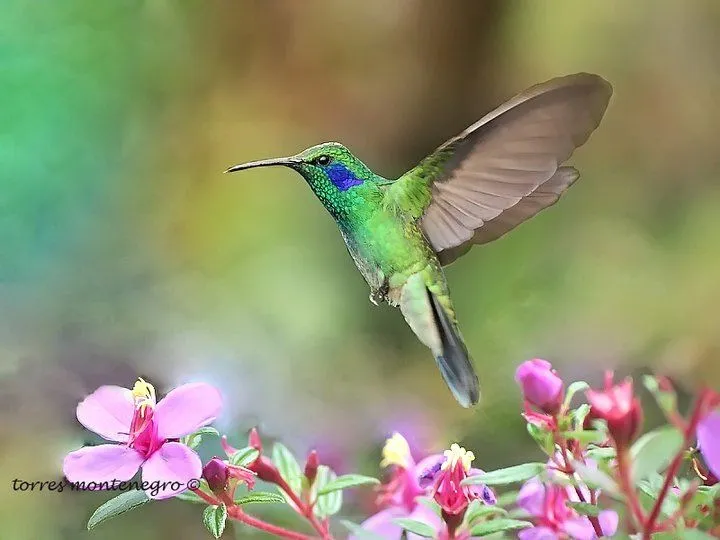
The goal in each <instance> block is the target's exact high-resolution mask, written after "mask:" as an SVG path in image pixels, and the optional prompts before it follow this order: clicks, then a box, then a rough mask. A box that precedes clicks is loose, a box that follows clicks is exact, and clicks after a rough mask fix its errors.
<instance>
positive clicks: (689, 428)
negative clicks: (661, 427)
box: [643, 390, 712, 540]
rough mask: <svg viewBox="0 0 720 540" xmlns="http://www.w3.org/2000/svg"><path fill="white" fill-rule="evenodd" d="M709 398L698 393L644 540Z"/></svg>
mask: <svg viewBox="0 0 720 540" xmlns="http://www.w3.org/2000/svg"><path fill="white" fill-rule="evenodd" d="M711 397H712V394H711V392H710V391H709V390H704V391H702V392H701V393H700V396H699V397H698V398H697V401H696V402H695V407H694V408H693V412H692V415H691V416H690V421H689V422H688V423H687V425H686V428H685V433H683V445H682V446H681V447H680V450H678V453H677V454H676V455H675V457H674V458H673V460H672V462H671V463H670V466H669V467H668V470H667V472H666V473H665V481H664V482H663V485H662V488H661V489H660V494H659V495H658V498H657V500H656V501H655V505H654V506H653V508H652V510H651V511H650V517H648V519H647V522H646V523H645V528H644V530H643V539H644V540H650V537H651V535H652V533H653V532H654V529H655V521H656V520H657V518H658V516H659V515H660V509H661V508H662V503H663V502H664V501H665V498H666V497H667V494H668V491H669V490H670V486H671V485H672V483H673V481H674V480H675V475H676V474H677V471H678V469H679V468H680V465H681V464H682V461H683V456H684V455H685V450H686V449H687V448H688V447H690V445H692V443H693V441H694V440H695V430H696V429H697V425H698V424H699V423H700V420H702V418H703V416H704V413H705V410H706V404H707V403H710V402H711Z"/></svg>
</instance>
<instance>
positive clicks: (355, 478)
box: [317, 474, 380, 495]
mask: <svg viewBox="0 0 720 540" xmlns="http://www.w3.org/2000/svg"><path fill="white" fill-rule="evenodd" d="M379 483H380V480H378V479H377V478H373V477H372V476H363V475H362V474H344V475H343V476H338V477H337V478H335V480H333V481H331V482H328V483H327V484H325V485H324V486H323V487H322V488H320V489H318V491H317V494H318V495H325V494H327V493H332V492H333V491H338V490H342V489H347V488H351V487H357V486H367V485H373V484H379Z"/></svg>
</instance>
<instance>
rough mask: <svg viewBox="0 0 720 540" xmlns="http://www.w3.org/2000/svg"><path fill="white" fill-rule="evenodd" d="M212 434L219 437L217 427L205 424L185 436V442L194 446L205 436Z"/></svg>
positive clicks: (191, 446)
mask: <svg viewBox="0 0 720 540" xmlns="http://www.w3.org/2000/svg"><path fill="white" fill-rule="evenodd" d="M208 435H212V436H213V437H218V438H219V437H220V433H219V432H218V430H217V429H215V428H214V427H211V426H205V427H203V428H200V429H198V430H197V431H196V432H195V433H192V434H190V435H188V436H187V437H185V444H187V445H188V446H189V447H190V448H196V447H197V446H198V445H200V443H201V442H202V440H203V438H204V437H205V436H208Z"/></svg>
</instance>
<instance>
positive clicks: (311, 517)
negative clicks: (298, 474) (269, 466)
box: [277, 477, 332, 540]
mask: <svg viewBox="0 0 720 540" xmlns="http://www.w3.org/2000/svg"><path fill="white" fill-rule="evenodd" d="M277 485H278V487H279V488H280V489H282V490H283V491H284V492H285V493H286V494H287V496H288V497H290V500H292V502H293V503H294V504H295V506H297V509H298V513H300V514H301V515H302V516H303V517H305V519H307V520H308V521H309V522H310V525H312V526H313V528H314V529H315V530H316V531H317V532H318V533H319V534H320V537H321V538H322V539H323V540H332V536H330V533H329V531H328V529H327V527H326V526H323V525H322V523H320V522H319V521H318V519H317V517H315V514H314V512H313V505H312V504H306V503H305V502H303V501H302V500H301V499H300V497H298V496H297V494H296V493H295V492H294V491H293V490H292V488H291V487H290V486H289V485H288V483H287V482H286V481H285V479H284V478H282V477H281V478H280V481H278V482H277Z"/></svg>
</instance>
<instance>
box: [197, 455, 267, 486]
mask: <svg viewBox="0 0 720 540" xmlns="http://www.w3.org/2000/svg"><path fill="white" fill-rule="evenodd" d="M202 477H203V478H204V479H205V480H206V481H207V483H208V486H209V487H210V489H211V490H212V492H213V493H215V494H216V495H220V494H221V493H229V494H230V495H231V496H232V494H233V493H234V491H235V487H237V484H236V483H232V484H231V482H230V481H231V480H232V479H236V480H237V481H238V483H245V484H247V486H248V488H250V489H252V488H253V487H254V486H255V473H254V472H252V471H251V470H250V469H247V468H245V467H241V466H239V465H230V464H229V463H228V462H227V461H225V460H223V459H221V458H219V457H217V456H215V457H214V458H212V459H211V460H210V461H208V462H207V463H206V464H205V466H204V467H203V470H202Z"/></svg>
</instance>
